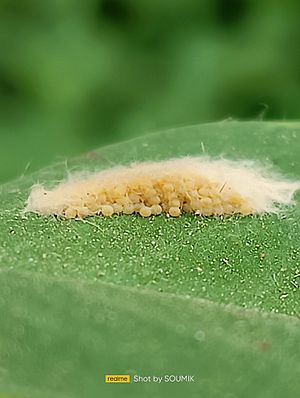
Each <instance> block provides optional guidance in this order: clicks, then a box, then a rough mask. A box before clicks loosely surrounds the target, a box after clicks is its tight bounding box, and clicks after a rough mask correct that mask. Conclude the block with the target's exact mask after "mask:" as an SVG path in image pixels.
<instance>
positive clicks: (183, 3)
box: [0, 0, 300, 181]
mask: <svg viewBox="0 0 300 398" xmlns="http://www.w3.org/2000/svg"><path fill="white" fill-rule="evenodd" d="M299 17H300V2H299V1H298V0H295V1H293V0H291V1H290V0H287V1H282V0H277V1H276V0H274V1H272V0H260V1H255V0H252V1H251V0H201V1H199V0H163V1H161V0H159V1H158V0H21V1H20V0H0V181H6V180H8V179H11V178H13V177H17V176H20V175H23V174H24V173H29V172H30V171H33V170H35V169H37V168H39V167H41V166H43V165H47V164H49V163H50V162H52V161H54V160H58V159H60V160H61V159H64V158H66V157H68V156H72V155H77V154H80V153H82V152H85V151H88V150H91V149H92V148H94V147H97V146H100V145H104V144H108V143H113V142H116V141H119V140H123V139H126V138H128V137H134V136H136V135H140V134H144V133H145V132H151V131H154V130H157V129H162V128H166V127H175V126H179V125H184V124H194V123H200V122H209V121H215V120H222V119H226V118H230V117H231V118H235V119H239V120H243V119H247V120H249V119H253V120H258V119H262V120H267V119H278V120H283V119H297V118H299V106H300V23H299ZM183 139H184V137H183Z"/></svg>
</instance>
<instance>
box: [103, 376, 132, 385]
mask: <svg viewBox="0 0 300 398" xmlns="http://www.w3.org/2000/svg"><path fill="white" fill-rule="evenodd" d="M105 383H130V375H105Z"/></svg>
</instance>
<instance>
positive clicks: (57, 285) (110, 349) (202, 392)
mask: <svg viewBox="0 0 300 398" xmlns="http://www.w3.org/2000/svg"><path fill="white" fill-rule="evenodd" d="M299 132H300V123H288V122H281V123H277V122H276V123H275V122H274V123H269V122H268V123H266V122H249V123H246V122H228V121H224V122H220V123H212V124H206V125H199V126H191V127H183V128H178V129H174V130H169V131H164V132H159V133H156V134H151V135H148V136H144V137H141V138H138V139H134V140H131V141H127V142H124V143H120V144H117V145H112V146H109V147H104V148H100V149H99V150H96V151H94V152H90V153H88V154H86V155H84V156H82V157H80V158H77V159H73V160H71V161H70V162H68V163H67V164H66V163H60V164H56V165H54V166H51V167H49V168H47V169H44V170H41V171H40V172H37V173H34V174H32V175H30V176H26V177H22V178H20V179H18V180H16V181H13V182H11V183H9V184H5V185H2V186H1V188H0V189H1V191H0V192H1V194H0V195H1V212H0V219H1V227H0V241H1V246H0V259H1V269H0V280H1V290H0V316H1V322H0V393H1V392H3V393H6V394H8V395H7V396H8V397H41V396H43V397H49V398H50V397H83V396H86V397H97V396H105V397H116V396H130V397H135V396H136V397H141V396H178V397H181V396H182V395H184V394H187V396H189V397H194V396H195V397H196V396H197V397H198V396H205V397H219V396H222V397H234V396H243V397H248V396H249V397H253V396H261V397H282V396H283V394H284V395H285V396H291V397H292V396H297V395H298V394H299V393H300V386H299V382H298V379H299V372H300V368H299V364H298V358H299V353H300V352H299V351H300V346H299V337H300V330H299V324H298V323H299V321H298V315H299V302H300V295H299V282H300V276H299V275H300V264H299V261H300V260H299V257H300V256H299V243H298V242H299V238H300V227H299V213H300V207H299V200H298V201H297V203H296V206H294V207H292V208H290V209H286V211H285V212H284V213H282V214H281V215H280V216H277V215H264V216H255V217H252V216H251V217H239V216H234V217H224V218H213V217H211V218H201V217H196V216H193V215H183V216H181V217H180V218H179V219H172V218H167V217H165V216H157V217H151V218H149V219H143V218H141V217H139V216H132V215H131V216H113V217H111V218H103V217H94V218H89V219H87V220H86V221H74V220H70V221H65V220H57V219H55V218H52V217H48V218H43V217H39V216H36V215H32V214H29V215H26V216H22V215H21V210H22V209H23V207H24V204H25V201H26V198H27V196H28V193H29V190H30V187H31V185H32V184H33V183H36V182H40V183H43V184H45V185H49V186H51V185H53V184H55V183H57V181H59V180H61V179H62V178H64V177H66V176H67V174H68V173H69V172H73V171H78V170H99V169H103V168H107V167H111V166H113V165H115V164H126V163H129V162H132V161H142V160H160V159H166V158H170V157H177V156H182V155H201V154H204V155H209V156H213V157H214V156H220V155H222V156H224V157H226V158H230V159H253V160H256V161H258V162H260V163H263V164H267V165H270V164H271V165H273V167H275V169H276V170H277V171H279V172H281V173H282V174H283V175H285V176H286V177H289V178H293V179H299V177H300V164H299V162H298V157H299V152H300V140H299ZM298 198H299V196H298ZM296 199H297V198H296ZM105 374H131V375H132V380H133V377H134V375H141V376H154V375H156V376H164V375H194V379H195V382H194V383H193V382H190V383H187V382H183V383H176V382H174V383H161V384H157V383H153V382H145V383H134V381H132V383H131V384H130V385H113V384H105V383H104V375H105Z"/></svg>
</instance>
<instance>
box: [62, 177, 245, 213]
mask: <svg viewBox="0 0 300 398" xmlns="http://www.w3.org/2000/svg"><path fill="white" fill-rule="evenodd" d="M90 188H91V187H90ZM183 212H187V213H194V214H199V215H204V216H210V215H222V214H233V213H240V214H244V215H246V214H250V213H251V209H250V207H249V206H248V204H247V200H246V199H245V198H243V197H242V196H241V195H240V194H237V193H235V192H232V190H231V189H230V187H227V186H226V184H223V185H221V186H220V184H218V183H214V182H211V181H208V180H207V179H205V178H203V177H201V178H200V177H197V178H190V179H187V178H180V179H178V176H177V177H176V176H173V177H172V176H168V177H166V176H165V177H163V178H161V179H159V178H157V179H152V180H151V179H150V178H148V179H146V180H145V179H139V178H136V179H133V180H130V181H127V183H126V182H124V183H123V184H117V185H114V184H109V185H107V184H105V185H104V186H102V187H99V186H98V187H92V188H91V189H87V190H86V191H85V193H84V195H81V196H80V197H79V198H78V197H77V198H76V200H74V201H73V202H71V203H69V204H68V206H67V207H66V208H65V209H64V212H63V215H64V216H65V217H66V218H84V217H86V216H91V215H103V216H112V215H113V214H133V213H138V214H140V215H141V216H142V217H149V216H151V215H159V214H161V213H166V214H167V215H169V216H172V217H178V216H180V214H181V213H183Z"/></svg>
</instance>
